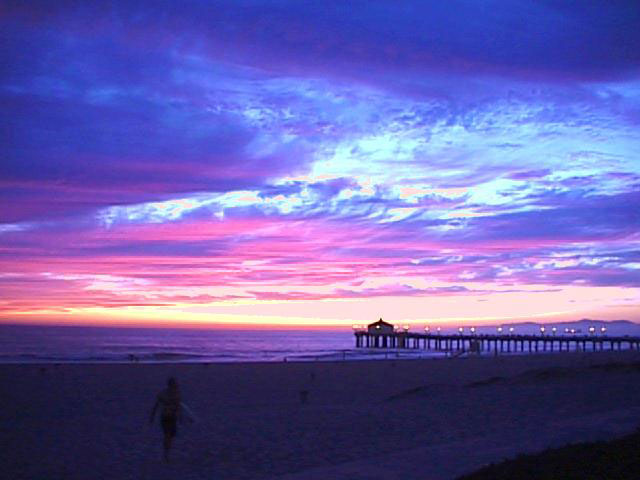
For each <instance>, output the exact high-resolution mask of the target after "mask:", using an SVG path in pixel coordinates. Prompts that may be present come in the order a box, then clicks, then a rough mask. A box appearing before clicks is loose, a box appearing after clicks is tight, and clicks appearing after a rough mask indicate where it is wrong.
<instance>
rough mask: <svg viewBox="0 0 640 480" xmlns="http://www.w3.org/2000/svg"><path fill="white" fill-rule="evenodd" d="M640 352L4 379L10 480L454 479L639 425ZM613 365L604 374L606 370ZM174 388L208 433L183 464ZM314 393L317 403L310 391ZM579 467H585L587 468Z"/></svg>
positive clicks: (57, 373)
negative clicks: (156, 417) (166, 405)
mask: <svg viewBox="0 0 640 480" xmlns="http://www.w3.org/2000/svg"><path fill="white" fill-rule="evenodd" d="M634 362H640V354H639V353H638V352H616V353H612V352H602V353H589V354H585V353H582V354H580V353H578V354H555V355H538V356H522V357H498V358H468V359H440V360H407V361H372V362H347V363H281V364H268V363H267V364H217V365H202V364H191V365H188V364H181V365H168V364H161V365H149V364H131V365H70V364H66V365H59V366H54V365H45V366H40V365H2V366H0V381H1V384H2V390H1V391H2V394H1V395H0V425H1V428H0V447H1V448H0V465H1V466H2V467H3V468H2V472H1V475H3V476H4V477H3V478H12V479H23V478H24V479H51V480H54V479H145V478H149V479H180V480H187V479H275V478H281V479H287V480H294V479H295V480H299V479H310V480H314V479H323V480H327V479H353V480H357V479H403V480H410V479H424V480H428V479H451V478H454V477H455V476H457V475H460V474H463V473H466V472H469V471H472V470H474V469H476V468H478V467H480V466H482V465H484V464H487V463H489V462H495V461H499V460H502V459H504V458H506V457H511V456H514V455H516V454H518V453H521V452H535V451H538V450H542V449H544V448H546V447H552V446H560V445H564V444H566V443H568V442H576V441H587V440H597V439H608V438H612V437H614V436H617V435H622V434H625V433H628V432H631V431H633V430H634V429H635V428H636V427H637V426H638V424H640V368H638V365H635V364H634ZM603 365H608V366H606V367H603ZM169 375H174V376H176V377H177V379H178V382H179V384H180V386H181V390H182V396H183V399H184V401H185V402H186V403H187V404H188V405H189V406H190V407H191V409H192V410H193V411H194V413H195V414H196V416H197V417H198V421H197V422H196V423H195V424H192V425H180V426H179V433H178V435H179V436H178V438H177V439H176V443H175V451H174V452H173V453H174V455H173V461H172V463H171V464H170V465H166V464H164V463H163V462H162V460H161V433H160V429H159V426H158V424H154V425H153V426H150V425H149V423H148V416H149V412H150V409H151V407H152V405H153V402H154V398H155V395H156V394H157V392H158V391H159V390H160V389H161V388H162V387H163V386H164V384H165V382H166V378H167V376H169ZM301 390H308V391H309V398H308V403H307V404H304V405H303V404H301V402H300V391H301ZM577 461H581V460H577Z"/></svg>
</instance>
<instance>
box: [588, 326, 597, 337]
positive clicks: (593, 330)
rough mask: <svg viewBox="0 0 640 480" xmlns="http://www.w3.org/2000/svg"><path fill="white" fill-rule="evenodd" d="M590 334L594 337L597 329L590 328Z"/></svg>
mask: <svg viewBox="0 0 640 480" xmlns="http://www.w3.org/2000/svg"><path fill="white" fill-rule="evenodd" d="M589 333H590V334H591V335H593V334H594V333H596V327H589Z"/></svg>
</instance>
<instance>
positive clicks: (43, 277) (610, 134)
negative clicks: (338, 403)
mask: <svg viewBox="0 0 640 480" xmlns="http://www.w3.org/2000/svg"><path fill="white" fill-rule="evenodd" d="M572 3H573V2H563V1H559V0H558V1H556V0H547V1H544V0H543V1H533V0H504V1H500V0H498V1H486V2H481V1H460V0H449V1H442V2H441V1H433V2H426V1H422V0H421V1H417V0H416V1H402V2H396V1H387V2H381V1H350V2H333V1H328V2H324V1H318V2H302V1H293V0H292V1H272V2H267V1H257V0H254V1H249V0H247V1H238V0H234V1H227V2H224V1H209V2H207V1H203V2H184V1H181V2H153V3H147V4H145V3H144V2H131V1H122V2H95V3H93V2H64V1H59V2H3V4H2V6H0V55H1V61H0V72H1V73H0V98H1V105H2V108H1V109H0V115H1V117H2V118H1V121H0V125H1V126H0V128H1V131H2V137H1V138H2V160H1V161H0V323H32V322H49V323H78V324H148V325H156V324H167V323H169V324H170V323H175V324H180V325H193V324H199V325H203V324H205V325H208V324H215V325H223V324H224V325H228V324H234V325H237V324H262V325H267V324H271V325H274V324H279V325H296V326H300V325H302V326H305V325H306V326H313V325H315V326H318V325H320V326H322V325H327V326H329V325H331V326H335V325H343V326H350V325H351V324H352V323H362V322H367V321H373V320H375V319H377V318H379V317H383V318H385V319H386V320H389V321H391V322H403V323H406V322H409V323H414V324H416V325H418V324H419V325H423V324H425V323H428V324H437V323H442V324H491V323H502V322H508V321H523V320H536V321H542V322H547V321H549V322H550V321H555V320H558V319H562V320H572V319H580V318H583V317H589V318H598V319H628V320H634V321H640V28H639V25H640V3H638V2H633V1H627V2H625V1H615V0H614V1H604V0H603V1H585V2H578V3H577V4H578V5H580V7H579V8H578V7H572V6H568V5H570V4H572Z"/></svg>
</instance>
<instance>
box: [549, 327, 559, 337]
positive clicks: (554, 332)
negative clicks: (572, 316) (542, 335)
mask: <svg viewBox="0 0 640 480" xmlns="http://www.w3.org/2000/svg"><path fill="white" fill-rule="evenodd" d="M557 331H558V329H557V328H556V327H551V333H553V334H554V335H555V334H556V332H557Z"/></svg>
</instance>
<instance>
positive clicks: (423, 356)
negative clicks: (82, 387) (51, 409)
mask: <svg viewBox="0 0 640 480" xmlns="http://www.w3.org/2000/svg"><path fill="white" fill-rule="evenodd" d="M348 351H350V350H348ZM408 352H415V355H411V354H409V353H408ZM370 353H371V357H372V358H367V356H366V354H363V355H361V356H357V358H353V357H352V358H342V359H340V358H334V359H326V358H321V357H322V356H321V355H319V356H318V357H317V358H316V359H301V358H297V357H295V356H288V357H284V358H283V359H280V360H228V361H220V360H197V359H194V360H146V359H136V360H125V359H122V360H85V359H80V360H69V359H64V360H63V359H60V360H46V359H43V360H41V359H38V360H33V361H23V360H0V366H5V365H39V366H52V365H229V364H242V365H244V364H247V365H262V364H267V365H270V364H276V365H277V364H283V363H304V364H307V363H309V364H315V363H318V364H319V363H361V362H391V361H400V362H405V361H421V360H424V361H432V360H458V359H459V360H473V359H500V358H503V359H504V358H541V357H563V356H578V355H579V356H594V357H597V356H607V355H627V354H629V355H634V354H635V355H638V356H640V351H639V350H635V349H630V348H629V349H622V350H597V351H593V350H587V351H583V350H570V351H553V352H551V351H547V352H510V353H507V352H503V353H500V354H498V355H495V354H494V353H493V352H487V353H485V354H479V355H478V354H472V355H458V356H453V355H450V354H447V353H446V352H442V351H438V352H436V351H427V350H424V351H420V353H418V352H416V350H406V351H387V352H384V351H380V350H373V351H372V352H370ZM403 353H407V354H406V355H403ZM394 354H395V356H394ZM374 355H375V358H373V357H374ZM383 355H384V358H381V357H382V356H383ZM325 357H326V355H325Z"/></svg>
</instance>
